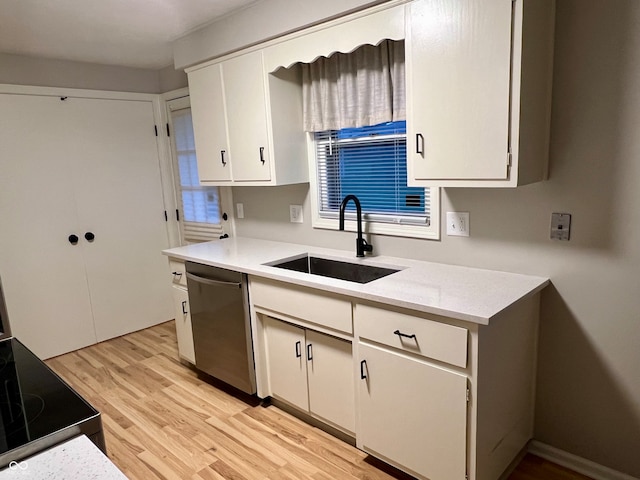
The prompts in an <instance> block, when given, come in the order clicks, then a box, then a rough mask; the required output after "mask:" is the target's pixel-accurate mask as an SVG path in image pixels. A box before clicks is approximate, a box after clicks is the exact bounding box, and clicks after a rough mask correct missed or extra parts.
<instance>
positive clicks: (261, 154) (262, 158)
mask: <svg viewBox="0 0 640 480" xmlns="http://www.w3.org/2000/svg"><path fill="white" fill-rule="evenodd" d="M260 161H261V162H262V164H263V165H264V147H260Z"/></svg>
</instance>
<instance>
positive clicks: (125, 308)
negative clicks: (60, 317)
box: [65, 98, 173, 342]
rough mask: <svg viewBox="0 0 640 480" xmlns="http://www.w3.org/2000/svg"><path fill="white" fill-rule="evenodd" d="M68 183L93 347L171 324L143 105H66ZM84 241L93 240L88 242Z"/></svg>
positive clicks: (159, 206)
mask: <svg viewBox="0 0 640 480" xmlns="http://www.w3.org/2000/svg"><path fill="white" fill-rule="evenodd" d="M65 106H66V107H67V108H68V110H69V112H68V118H69V119H70V120H69V124H68V128H69V129H70V130H73V132H74V134H73V137H74V138H75V141H74V142H73V146H72V150H73V152H72V155H71V156H72V157H73V159H74V162H75V163H74V167H73V169H72V170H73V175H72V176H73V182H74V190H75V191H76V196H77V199H78V202H77V211H78V225H79V228H80V232H81V235H82V236H81V241H82V243H83V246H84V254H85V263H86V270H87V279H88V283H89V292H90V295H91V305H92V308H93V319H94V324H95V330H96V337H97V340H98V341H99V342H100V341H103V340H106V339H109V338H113V337H116V336H119V335H123V334H125V333H129V332H132V331H135V330H140V329H142V328H146V327H149V326H151V325H155V324H158V323H160V322H163V321H167V320H169V319H171V318H173V306H172V303H171V290H170V282H169V280H168V278H167V275H166V269H167V262H166V258H164V257H163V255H162V254H161V253H160V252H161V250H162V249H165V248H168V246H169V243H168V236H167V228H166V221H165V218H164V206H163V200H162V184H161V178H160V167H159V160H158V151H157V147H156V137H155V133H154V118H153V105H152V103H151V102H150V101H124V100H123V101H120V100H104V99H89V98H70V99H68V100H67V101H66V102H65ZM85 234H87V235H88V237H89V238H91V235H93V236H94V237H93V240H87V239H86V238H85Z"/></svg>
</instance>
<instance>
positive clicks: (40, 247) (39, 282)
mask: <svg viewBox="0 0 640 480" xmlns="http://www.w3.org/2000/svg"><path fill="white" fill-rule="evenodd" d="M65 107H66V105H65V103H64V101H61V100H60V98H59V97H46V96H31V95H10V94H0V111H1V112H2V115H1V116H0V276H2V284H3V286H4V288H5V296H6V300H7V308H8V313H9V321H10V323H11V329H12V333H13V334H14V335H15V336H16V337H17V338H19V339H20V340H21V341H22V342H23V343H24V344H25V345H27V347H29V348H30V349H31V350H33V351H34V353H36V354H37V355H38V356H40V357H42V358H48V357H52V356H55V355H58V354H60V353H63V352H68V351H71V350H75V349H78V348H81V347H84V346H87V345H90V344H93V343H95V341H96V336H95V331H94V328H93V322H92V314H91V304H90V301H89V291H88V287H87V278H86V275H85V268H84V259H83V255H82V251H83V248H84V245H83V244H82V242H81V241H78V243H77V244H76V245H71V243H69V241H68V237H69V236H70V235H72V234H75V235H77V236H78V237H79V238H82V237H81V235H82V234H83V233H84V232H82V231H80V230H78V221H77V213H76V198H75V191H74V182H73V179H72V177H71V175H70V174H69V172H70V170H71V169H72V162H73V159H72V156H71V154H70V151H69V149H68V146H69V144H70V142H71V143H72V141H73V135H72V134H71V133H70V132H69V131H68V130H67V128H66V124H67V123H68V117H67V110H66V108H65Z"/></svg>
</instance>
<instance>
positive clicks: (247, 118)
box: [222, 51, 271, 182]
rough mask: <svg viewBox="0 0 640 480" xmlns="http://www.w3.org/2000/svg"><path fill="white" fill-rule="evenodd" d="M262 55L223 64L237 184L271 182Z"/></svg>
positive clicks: (230, 144)
mask: <svg viewBox="0 0 640 480" xmlns="http://www.w3.org/2000/svg"><path fill="white" fill-rule="evenodd" d="M264 75H265V74H264V68H263V63H262V51H257V52H252V53H248V54H245V55H241V56H239V57H235V58H232V59H231V60H228V61H226V62H223V63H222V76H223V79H224V92H225V105H226V108H227V127H228V131H229V146H230V148H231V151H232V152H233V158H232V168H233V180H234V181H236V182H237V181H240V182H242V181H268V180H270V179H271V167H270V162H271V159H270V156H271V152H270V151H269V135H268V123H267V103H266V102H267V97H266V92H265V77H264Z"/></svg>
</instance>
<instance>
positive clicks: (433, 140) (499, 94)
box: [406, 0, 512, 180]
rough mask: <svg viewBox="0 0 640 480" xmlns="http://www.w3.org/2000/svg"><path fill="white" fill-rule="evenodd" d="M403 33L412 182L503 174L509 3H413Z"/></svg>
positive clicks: (496, 0)
mask: <svg viewBox="0 0 640 480" xmlns="http://www.w3.org/2000/svg"><path fill="white" fill-rule="evenodd" d="M408 8H409V14H408V15H407V18H408V19H409V32H408V35H407V42H406V48H407V56H406V57H407V71H408V77H407V98H408V99H410V102H408V105H407V107H408V109H409V115H408V121H407V128H408V137H407V138H408V142H407V143H408V146H407V152H409V155H410V159H411V161H410V167H409V168H411V167H413V168H412V174H410V177H411V176H412V177H413V178H415V179H417V180H419V179H463V178H467V179H504V178H506V177H507V159H508V157H507V152H508V137H509V82H510V65H511V9H512V6H511V1H509V0H482V1H478V0H455V1H452V0H417V1H414V2H412V3H411V4H410V6H409V7H408Z"/></svg>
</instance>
